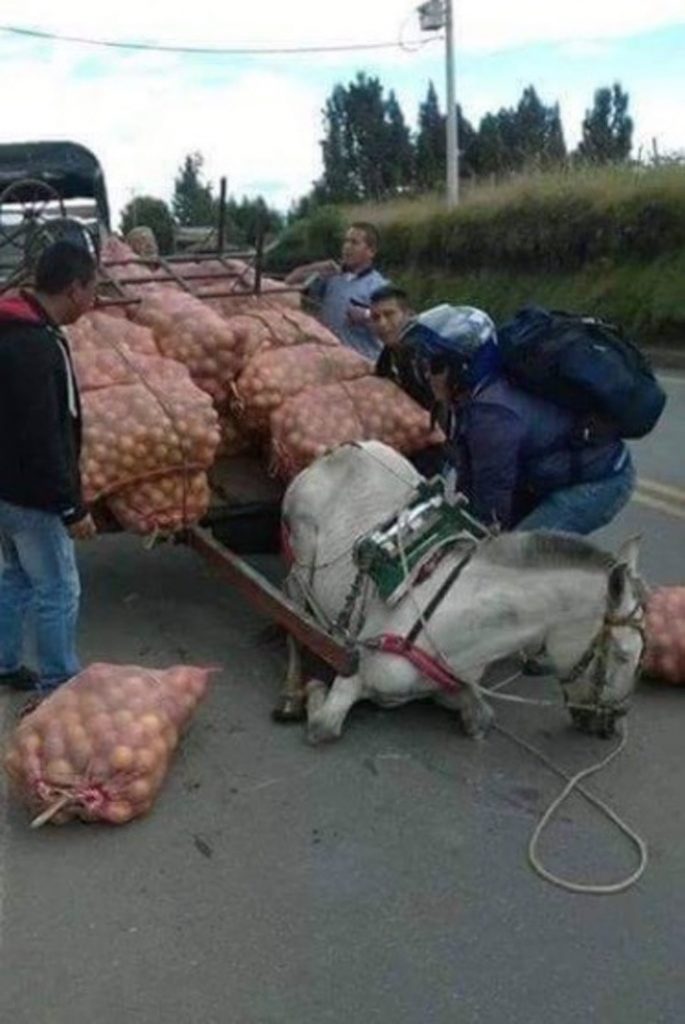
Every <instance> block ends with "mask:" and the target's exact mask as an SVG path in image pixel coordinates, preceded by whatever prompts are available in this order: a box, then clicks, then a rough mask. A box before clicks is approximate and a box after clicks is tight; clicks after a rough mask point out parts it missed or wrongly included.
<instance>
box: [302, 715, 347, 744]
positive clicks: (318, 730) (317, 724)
mask: <svg viewBox="0 0 685 1024" xmlns="http://www.w3.org/2000/svg"><path fill="white" fill-rule="evenodd" d="M339 736H340V734H339V733H335V732H331V730H330V728H329V727H328V726H327V725H326V724H325V723H324V722H321V721H318V720H317V719H316V718H310V719H309V721H308V723H307V742H308V743H311V745H312V746H313V747H318V746H320V745H321V744H322V743H331V742H332V741H333V740H337V739H338V738H339Z"/></svg>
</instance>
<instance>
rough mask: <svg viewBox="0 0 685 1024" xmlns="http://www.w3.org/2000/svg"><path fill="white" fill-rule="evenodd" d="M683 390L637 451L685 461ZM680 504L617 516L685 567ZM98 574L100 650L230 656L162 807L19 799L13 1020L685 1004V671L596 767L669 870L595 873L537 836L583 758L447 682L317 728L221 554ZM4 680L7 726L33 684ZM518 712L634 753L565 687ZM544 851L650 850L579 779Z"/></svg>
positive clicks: (4, 986)
mask: <svg viewBox="0 0 685 1024" xmlns="http://www.w3.org/2000/svg"><path fill="white" fill-rule="evenodd" d="M669 389H670V391H671V395H672V399H671V403H670V406H669V411H668V414H667V418H666V422H665V423H664V425H663V427H662V428H661V429H660V430H659V432H658V434H657V435H655V437H654V438H651V439H649V440H648V441H646V442H643V443H642V444H641V445H640V446H638V447H637V458H638V461H639V467H640V473H641V475H643V476H644V477H645V478H647V479H650V480H652V481H657V482H660V483H662V484H666V485H674V486H676V487H677V486H684V485H685V469H684V462H683V454H682V452H683V445H684V443H685V432H684V430H683V426H682V424H683V414H684V413H685V381H679V380H678V379H672V380H670V381H669ZM647 497H649V495H648V496H647ZM678 508H679V506H678V503H677V502H676V501H674V502H673V508H672V513H673V514H667V512H665V511H664V510H663V509H660V510H657V508H655V507H654V505H653V503H652V504H649V502H647V504H645V503H644V501H643V499H642V498H641V499H640V502H635V503H633V504H631V506H630V507H629V508H628V509H627V510H626V512H625V513H624V514H623V515H622V516H621V518H620V521H618V522H617V523H615V524H614V525H613V526H612V527H611V528H610V529H609V530H608V531H605V536H604V537H603V538H602V539H603V540H604V541H605V542H606V543H607V544H610V545H614V544H616V543H618V541H619V540H620V539H621V538H623V537H625V536H628V535H630V534H631V533H634V532H641V533H642V534H643V567H644V570H645V573H646V575H647V577H648V578H649V580H650V581H652V582H668V583H677V582H682V581H685V521H684V520H683V518H681V517H679V516H678V515H677V510H678ZM265 564H266V566H267V568H269V570H270V571H272V570H273V568H274V566H273V563H272V562H271V563H266V562H265ZM83 576H84V589H85V595H86V598H85V604H84V614H83V622H82V649H83V656H84V660H86V661H87V660H93V659H97V660H112V661H118V662H140V663H143V664H146V665H166V664H169V663H171V662H174V661H177V660H179V659H180V660H187V661H189V662H195V663H199V664H206V663H214V662H220V663H221V664H222V665H223V667H224V668H223V672H222V673H221V675H220V676H219V677H218V678H217V680H216V682H215V684H214V689H213V692H212V694H211V696H210V698H209V700H208V702H207V704H206V705H205V707H204V708H203V710H202V711H201V712H200V714H199V715H198V718H197V721H196V723H195V725H194V727H193V729H192V730H191V732H190V734H189V736H188V737H187V739H186V741H185V743H184V745H183V747H182V749H181V752H180V755H179V757H178V759H177V761H176V763H175V765H174V768H173V770H172V773H171V775H170V778H169V781H168V784H167V786H166V788H165V789H164V791H163V794H162V796H161V798H160V800H159V803H158V805H157V806H156V808H155V810H154V812H153V813H152V814H151V816H150V817H149V818H148V819H146V820H144V821H141V822H138V823H134V824H131V825H128V826H126V827H125V828H120V829H110V828H104V827H97V826H78V825H75V826H70V827H67V828H63V829H56V828H55V829H53V828H44V829H43V830H41V831H39V832H32V831H30V830H29V829H28V828H27V827H26V818H25V816H24V814H23V812H22V811H21V809H19V808H16V807H14V806H10V807H6V806H5V807H4V808H3V811H2V814H0V946H1V948H0V1021H2V1022H3V1024H4V1022H8V1024H9V1022H12V1024H323V1022H331V1024H357V1022H360V1024H361V1022H363V1024H375V1022H379V1024H456V1022H458V1024H503V1022H507V1024H576V1022H578V1024H581V1022H582V1024H588V1022H600V1024H614V1022H616V1024H676V1022H681V1021H683V1020H684V1019H685V976H684V973H683V969H682V948H683V941H684V940H685V924H684V922H685V886H684V885H683V877H685V804H684V802H683V798H682V780H681V775H680V772H681V770H682V763H683V756H682V751H683V734H684V732H685V706H684V705H683V701H684V700H685V694H682V693H680V692H677V691H675V692H674V691H672V690H669V689H667V688H660V687H654V686H649V687H648V686H646V685H645V686H643V687H642V688H641V690H640V692H639V694H638V697H637V700H636V704H635V707H634V711H633V713H632V715H631V719H630V725H631V738H630V742H629V746H628V748H627V750H626V752H625V753H624V754H623V755H622V757H621V758H620V760H619V761H618V762H616V763H614V764H613V765H612V766H611V767H610V768H609V769H608V770H607V771H606V772H605V773H604V774H603V775H602V776H601V777H600V778H599V779H598V780H597V781H596V782H594V783H593V786H594V788H595V789H596V791H597V792H598V793H600V794H601V795H602V796H603V797H604V798H605V799H608V800H609V801H610V802H611V803H613V804H614V805H615V806H616V808H617V809H618V810H619V811H620V812H621V813H622V814H623V815H625V817H626V818H627V819H628V820H629V821H630V823H631V824H632V825H634V826H635V827H636V828H637V829H638V831H639V832H640V833H641V834H642V835H644V837H645V838H646V839H647V840H648V842H649V846H650V857H651V860H650V866H649V868H648V870H647V873H646V875H645V876H644V878H643V880H642V881H641V882H640V883H639V884H638V885H637V886H636V887H635V888H634V889H632V890H631V891H630V892H628V893H626V894H624V895H621V896H614V897H587V896H575V895H570V894H568V893H565V892H562V891H559V890H557V889H554V888H552V887H550V886H549V885H547V884H545V883H543V882H542V881H540V880H539V879H538V878H537V877H536V876H535V875H534V874H533V873H532V872H531V870H530V869H529V867H528V866H527V863H526V858H525V851H526V844H527V841H528V838H529V835H530V833H531V830H532V828H533V827H534V825H535V823H536V821H537V819H538V817H539V815H540V813H541V812H542V811H543V810H544V808H545V807H546V806H547V804H548V803H549V801H550V800H551V798H552V797H553V795H555V793H556V792H557V791H558V788H559V782H558V780H557V779H555V777H554V776H552V775H550V774H549V772H548V771H547V770H545V769H544V768H542V767H541V766H540V765H539V764H537V763H536V762H535V761H533V760H532V759H531V757H530V756H529V755H527V754H525V753H524V752H522V751H521V750H520V749H518V748H517V747H515V746H513V745H512V744H511V743H510V742H509V741H508V740H507V739H506V738H504V737H503V736H501V735H499V734H493V735H491V736H490V738H488V739H487V740H486V741H485V742H482V743H473V742H471V741H469V740H467V739H466V738H464V737H463V736H462V735H461V733H460V731H459V728H458V725H457V723H456V721H455V719H454V718H453V717H452V716H451V715H449V714H448V713H447V712H445V711H443V710H440V709H437V708H434V707H432V706H428V705H413V706H411V707H408V708H404V709H402V710H399V711H379V710H377V709H375V708H373V707H371V706H362V707H360V708H358V709H355V712H354V713H353V714H352V716H351V719H350V721H349V725H348V728H347V731H346V733H345V735H344V737H343V739H342V741H341V742H340V743H339V744H337V745H334V746H330V747H328V748H326V749H313V748H310V747H309V746H308V745H307V744H306V743H305V741H304V738H303V733H302V731H301V729H300V728H299V727H276V726H274V725H272V724H271V722H270V720H269V711H270V707H271V704H272V702H273V699H274V697H275V695H276V692H277V690H278V686H279V680H280V676H281V674H282V671H283V665H284V654H283V649H282V647H281V646H280V644H279V643H278V642H277V641H276V642H274V641H271V640H269V639H268V638H267V637H265V636H264V633H263V626H264V623H263V622H262V621H261V620H260V619H259V618H258V617H257V616H256V615H254V614H253V613H252V611H251V610H250V609H249V608H248V607H246V606H245V604H244V602H243V601H242V600H240V599H239V598H237V597H236V596H235V595H234V594H232V593H231V592H230V591H229V590H228V589H227V588H226V587H225V586H224V584H222V583H221V582H220V581H219V580H217V579H216V578H215V577H214V576H213V575H212V573H211V571H210V570H208V569H206V568H205V566H204V565H203V564H202V563H201V562H200V561H199V559H198V558H197V557H196V556H193V555H192V554H191V553H190V552H188V551H185V550H183V549H179V548H170V547H169V548H160V549H157V550H155V551H152V552H149V551H146V550H144V549H143V547H142V546H141V544H140V543H139V542H138V541H136V540H135V539H132V538H101V539H99V540H98V541H97V542H96V543H94V544H93V545H91V546H90V547H89V548H88V549H87V550H84V552H83ZM551 686H552V684H550V683H548V682H545V681H541V680H527V681H525V682H519V683H517V684H516V685H515V688H516V689H517V691H518V692H522V693H523V692H531V693H540V692H541V690H544V691H545V693H546V695H550V694H551V693H552V692H553V691H552V689H551ZM0 702H2V703H0V714H4V718H5V727H6V728H7V727H9V725H10V724H11V716H12V713H13V711H14V708H15V705H16V699H15V698H9V697H7V696H6V695H3V696H2V697H0ZM498 713H499V721H500V722H501V723H502V724H504V725H506V726H507V727H508V728H510V729H512V730H513V731H515V732H517V733H518V734H520V735H521V736H523V737H525V738H526V739H528V740H530V741H532V742H534V743H535V744H537V745H538V746H540V747H541V748H542V749H543V750H545V751H546V752H547V753H548V754H550V755H551V756H552V757H553V758H554V759H555V760H557V761H558V762H559V763H560V764H562V765H564V766H566V767H567V768H570V769H576V768H579V767H581V766H584V765H586V764H589V763H590V762H592V761H593V760H596V759H597V757H598V756H599V755H602V754H605V753H606V751H607V747H606V745H605V744H604V743H602V742H601V741H599V740H590V739H588V738H586V737H583V736H581V735H579V734H577V733H575V732H573V731H572V730H571V729H570V728H569V725H568V723H567V721H566V719H565V717H564V715H563V713H561V712H557V711H556V710H553V711H548V710H540V709H534V710H532V711H531V710H529V709H522V708H514V707H511V706H506V707H504V708H500V709H499V712H498ZM543 849H544V853H545V855H546V857H547V859H548V861H549V862H550V863H551V864H552V865H553V866H554V867H555V868H556V869H558V870H560V871H562V872H567V873H570V874H572V875H575V876H576V877H580V878H583V879H585V880H589V881H606V880H610V879H612V878H614V877H616V876H620V875H623V874H625V873H627V872H628V871H629V870H630V869H631V868H632V867H633V865H634V860H633V854H632V851H631V850H630V849H629V848H627V847H626V845H625V844H624V842H623V841H622V840H621V839H620V838H618V837H617V835H616V833H615V831H613V830H612V829H611V828H610V827H609V826H608V825H607V824H606V822H605V821H603V820H602V819H600V818H599V817H598V816H597V815H596V814H595V813H594V812H593V811H589V810H588V809H587V808H586V807H585V806H584V805H583V804H582V803H581V802H579V801H576V800H574V801H573V802H572V803H571V804H570V805H569V806H567V807H566V808H565V809H564V811H563V813H562V816H561V820H560V821H559V822H558V824H557V825H556V826H555V827H554V828H553V830H552V832H551V834H550V836H549V838H548V840H547V841H546V842H545V844H544V847H543Z"/></svg>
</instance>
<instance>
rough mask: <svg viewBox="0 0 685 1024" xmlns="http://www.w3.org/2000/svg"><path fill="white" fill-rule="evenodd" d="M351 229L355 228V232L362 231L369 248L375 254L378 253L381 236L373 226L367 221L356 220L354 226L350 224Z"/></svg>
mask: <svg viewBox="0 0 685 1024" xmlns="http://www.w3.org/2000/svg"><path fill="white" fill-rule="evenodd" d="M350 227H351V228H354V230H355V231H361V232H362V234H363V235H364V238H365V239H366V244H367V245H368V246H369V248H370V249H373V251H374V252H378V249H379V247H380V244H381V236H380V235H379V234H378V230H377V228H375V227H374V226H373V224H369V222H368V221H367V220H356V221H355V222H354V223H353V224H350Z"/></svg>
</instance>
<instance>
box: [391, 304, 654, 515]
mask: <svg viewBox="0 0 685 1024" xmlns="http://www.w3.org/2000/svg"><path fill="white" fill-rule="evenodd" d="M402 344H403V345H404V346H407V347H408V349H409V350H410V352H411V353H412V359H411V363H410V364H411V375H412V376H413V378H414V380H413V382H412V383H413V386H414V388H417V387H423V392H424V404H425V405H427V406H431V405H434V404H435V403H436V402H437V403H439V404H440V405H441V406H442V408H443V409H446V410H447V414H446V417H445V423H446V427H447V432H448V437H449V440H450V461H452V462H453V464H454V466H455V468H456V470H457V474H458V477H457V479H458V487H459V490H460V491H462V492H463V493H464V494H465V495H466V496H467V498H469V500H470V502H471V504H472V507H473V511H474V513H475V514H476V515H477V516H478V517H479V518H480V519H481V520H482V521H483V522H485V523H486V524H490V525H493V524H497V525H499V526H500V527H501V528H503V529H512V528H514V527H515V528H516V529H519V530H536V529H554V530H566V531H568V532H571V533H579V534H588V533H592V532H593V531H594V530H597V529H599V528H600V527H601V526H604V525H606V524H607V523H608V522H610V521H611V520H612V519H613V518H614V517H615V516H616V515H617V514H618V512H620V510H621V509H622V508H623V506H624V505H625V504H626V503H627V502H628V500H629V498H630V495H631V493H632V490H633V487H634V482H635V471H634V469H633V464H632V460H631V456H630V452H629V450H628V448H627V446H626V445H625V444H624V442H623V441H621V440H620V439H610V440H604V441H602V442H601V443H597V444H588V443H587V442H585V441H584V440H583V439H582V437H581V431H580V430H579V429H578V427H579V424H578V422H577V420H576V418H575V417H574V416H573V414H572V413H570V412H568V411H566V410H565V409H562V408H561V407H559V406H558V405H556V404H554V403H553V402H550V401H547V400H545V399H542V398H538V397H536V396H535V395H532V394H530V393H528V392H527V391H524V390H523V389H521V388H520V387H517V386H516V385H515V384H513V383H512V382H511V381H509V380H507V378H506V377H505V376H504V375H503V373H502V370H501V363H500V357H499V352H498V348H497V337H496V332H495V326H494V324H493V322H492V320H491V319H490V317H488V316H487V314H485V313H483V312H481V311H480V310H477V309H473V308H471V307H465V306H461V307H460V306H456V307H455V306H447V305H443V306H438V307H436V308H435V309H431V310H428V311H427V312H426V313H423V314H421V315H420V316H418V317H417V318H415V319H414V320H413V321H411V322H410V323H409V324H408V326H407V327H406V328H405V331H404V334H403V338H402Z"/></svg>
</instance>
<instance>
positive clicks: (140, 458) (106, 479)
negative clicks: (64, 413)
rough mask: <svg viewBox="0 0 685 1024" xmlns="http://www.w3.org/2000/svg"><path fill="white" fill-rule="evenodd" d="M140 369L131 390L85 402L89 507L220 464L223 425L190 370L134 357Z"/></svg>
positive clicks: (113, 389) (90, 396)
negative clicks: (168, 476) (169, 476)
mask: <svg viewBox="0 0 685 1024" xmlns="http://www.w3.org/2000/svg"><path fill="white" fill-rule="evenodd" d="M135 367H136V371H137V372H136V374H135V375H134V377H133V381H132V382H131V383H122V384H114V385H112V386H110V387H103V388H98V389H96V390H92V391H85V392H84V394H83V396H82V403H83V423H84V429H83V453H82V471H83V486H84V495H85V498H86V500H87V501H88V502H93V501H96V500H98V499H99V498H102V497H106V496H108V495H110V494H113V493H115V492H117V491H120V490H121V489H122V487H125V486H127V485H129V484H132V483H139V482H142V481H145V480H149V479H152V478H157V477H161V476H163V475H164V474H165V473H169V472H179V471H180V472H183V473H184V474H186V475H188V474H191V473H195V472H197V471H200V470H206V469H208V468H209V467H210V466H211V464H212V462H213V461H214V455H215V452H216V448H217V445H218V443H219V439H220V438H219V430H218V417H217V414H216V412H215V410H214V407H213V405H212V402H211V399H210V398H209V397H208V396H207V395H206V394H204V392H202V391H200V389H199V388H196V387H195V385H194V384H193V382H192V381H191V379H190V377H189V375H188V372H187V371H186V370H185V368H184V367H183V366H179V365H178V364H177V363H174V362H173V361H172V360H169V359H161V358H159V357H158V358H155V359H153V358H151V357H148V356H137V357H135ZM127 368H128V367H127Z"/></svg>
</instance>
